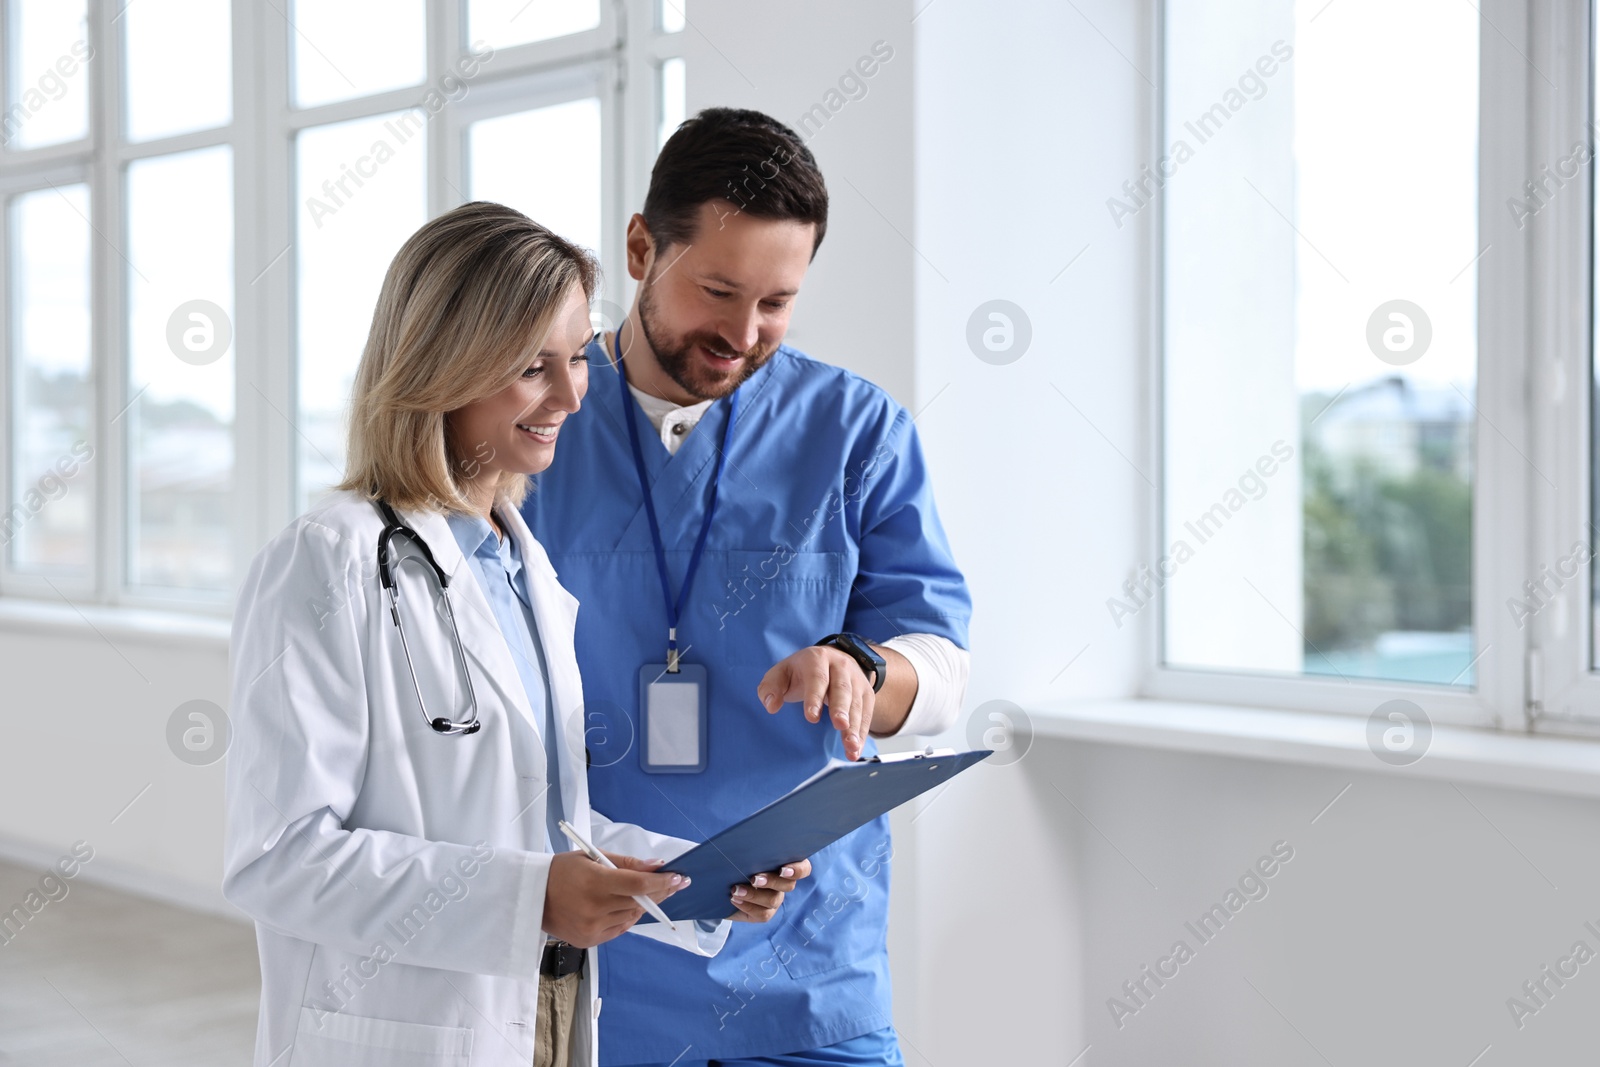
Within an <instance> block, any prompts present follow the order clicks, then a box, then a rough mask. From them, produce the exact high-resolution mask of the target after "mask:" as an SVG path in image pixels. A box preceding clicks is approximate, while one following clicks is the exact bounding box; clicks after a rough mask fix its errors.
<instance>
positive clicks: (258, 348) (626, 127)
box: [0, 0, 683, 618]
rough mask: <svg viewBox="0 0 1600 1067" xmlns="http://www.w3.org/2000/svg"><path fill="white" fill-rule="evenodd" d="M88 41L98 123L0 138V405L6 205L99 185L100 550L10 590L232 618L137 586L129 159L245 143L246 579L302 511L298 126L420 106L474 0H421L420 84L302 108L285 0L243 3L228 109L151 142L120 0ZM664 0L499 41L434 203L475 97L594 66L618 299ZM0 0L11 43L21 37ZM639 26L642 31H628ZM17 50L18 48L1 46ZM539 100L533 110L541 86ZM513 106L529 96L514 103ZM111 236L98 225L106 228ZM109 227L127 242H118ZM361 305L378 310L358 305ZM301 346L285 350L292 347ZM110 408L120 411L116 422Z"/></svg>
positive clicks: (237, 294) (604, 253)
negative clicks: (68, 577) (18, 145)
mask: <svg viewBox="0 0 1600 1067" xmlns="http://www.w3.org/2000/svg"><path fill="white" fill-rule="evenodd" d="M87 3H88V22H87V36H88V40H89V43H90V45H91V46H92V47H93V49H94V57H93V59H92V60H90V61H88V62H86V63H84V65H83V70H82V74H83V76H84V77H85V78H87V82H88V84H87V91H88V109H89V122H88V131H87V134H86V136H85V137H84V138H82V139H81V140H78V141H73V142H69V143H66V144H60V145H50V146H47V147H41V148H34V149H25V150H18V149H7V150H4V151H0V249H4V254H3V255H0V323H4V324H5V326H4V329H5V335H4V337H5V339H4V341H3V342H0V405H3V407H0V410H3V411H4V412H5V413H6V421H7V424H8V426H9V425H14V421H15V420H13V419H12V418H11V417H10V416H11V414H12V410H13V409H12V406H11V405H12V403H13V401H14V396H13V392H14V390H13V388H12V380H13V379H12V375H13V373H14V371H15V366H14V360H13V353H14V348H15V346H14V344H13V343H12V335H11V330H12V329H14V323H13V319H12V316H11V314H10V313H11V310H12V296H13V294H12V291H11V273H12V253H11V241H12V237H13V234H12V225H11V203H12V200H13V198H14V197H15V196H17V195H18V194H20V193H25V192H30V191H33V190H36V189H48V188H50V186H51V184H56V185H60V184H63V183H77V182H82V183H84V184H86V185H87V186H88V190H89V204H90V211H89V221H90V225H91V227H92V234H91V245H90V272H89V276H90V308H91V322H90V361H91V362H90V365H91V382H92V384H91V390H92V398H91V402H90V403H91V408H92V411H93V419H94V424H95V426H96V431H95V439H94V441H93V444H94V448H95V454H94V459H93V461H92V462H93V464H94V467H95V485H94V497H93V499H92V502H91V509H92V516H91V525H92V546H93V547H92V553H91V564H90V568H89V574H88V576H87V579H86V580H84V581H81V582H79V581H72V582H66V581H62V580H61V579H59V578H55V577H54V576H50V577H45V576H41V575H38V574H32V573H28V572H27V571H25V570H21V571H19V570H16V569H14V568H12V567H11V565H10V556H9V553H0V600H37V601H44V602H52V603H57V604H59V603H61V602H63V601H65V602H66V603H67V604H68V605H70V606H72V607H74V608H76V607H77V606H78V605H97V606H101V607H111V608H128V609H134V610H139V611H149V610H156V611H168V612H171V611H176V612H181V613H186V614H192V615H198V616H202V617H213V618H215V617H225V616H227V615H228V614H229V613H230V612H231V610H232V600H233V589H232V588H230V589H228V590H225V591H219V592H216V593H210V592H197V593H188V592H185V591H182V590H157V589H151V588H141V587H137V586H133V585H130V584H129V578H130V575H129V571H128V563H129V559H130V552H131V543H132V542H131V538H132V537H133V535H134V531H133V530H132V528H131V526H130V524H129V519H130V516H131V514H132V510H131V507H130V501H129V498H128V495H127V494H128V493H129V492H130V491H131V488H132V487H131V478H130V472H129V471H128V469H127V462H128V459H129V441H128V440H127V434H126V431H125V426H126V423H123V422H122V421H121V420H120V417H118V416H119V414H120V413H121V412H123V411H124V410H126V407H125V406H126V405H127V404H128V402H129V400H130V390H129V384H128V383H129V379H130V371H131V368H130V364H129V358H130V346H129V339H128V323H127V311H128V289H127V285H128V282H127V278H126V271H127V266H126V262H125V261H124V259H123V251H122V250H123V249H125V248H126V247H127V238H128V226H127V221H128V220H127V214H126V212H127V192H128V191H127V168H128V166H129V165H130V164H131V163H132V162H134V161H136V160H139V159H145V158H149V157H153V156H163V155H169V154H174V153H178V152H183V151H187V150H191V149H197V148H204V147H211V146H215V145H222V144H226V145H229V146H230V149H231V151H232V157H233V158H232V164H233V190H232V192H233V205H234V220H233V222H234V241H233V247H234V308H233V347H232V350H231V354H232V357H233V360H234V422H233V438H234V478H235V482H236V484H238V485H240V486H248V487H251V489H252V490H253V491H252V492H248V493H246V492H240V493H236V494H235V496H234V498H233V500H232V501H231V504H230V512H231V526H230V536H231V539H232V546H233V547H232V561H231V562H232V582H233V583H235V584H236V583H237V582H238V581H240V580H242V579H243V577H244V575H245V573H246V571H247V569H248V567H249V564H250V561H251V560H252V559H253V558H254V556H255V554H256V552H257V550H258V549H259V547H260V546H261V545H262V544H264V543H265V542H266V541H267V540H268V539H269V538H271V537H272V536H273V535H275V534H276V533H277V532H278V531H279V530H281V529H282V528H283V527H284V526H285V525H287V524H288V523H289V522H290V521H291V520H292V519H293V517H294V515H295V514H296V513H297V508H296V505H295V500H296V495H297V492H298V488H297V485H296V479H297V462H298V442H297V433H296V430H295V428H294V427H295V422H296V418H297V407H298V400H297V387H296V382H297V361H298V353H297V352H296V349H295V339H296V327H295V312H296V309H295V299H294V294H295V285H296V281H295V277H294V269H295V263H294V256H293V254H292V249H293V242H294V238H295V233H296V227H297V224H298V223H297V205H296V203H295V195H296V187H295V171H294V164H295V157H294V152H295V137H296V135H297V134H298V132H299V131H300V130H303V129H306V128H308V127H312V126H319V125H323V124H325V123H331V122H337V121H342V120H345V119H351V118H359V117H364V116H367V115H373V114H381V113H384V112H387V111H393V110H397V109H403V108H406V107H410V106H412V105H414V104H415V103H416V102H417V100H418V98H419V97H420V95H421V94H422V93H423V92H424V91H426V88H427V87H428V86H432V85H437V84H438V82H439V79H440V77H441V76H443V75H444V73H445V72H446V70H447V69H448V68H450V67H451V66H452V65H453V64H454V63H455V62H456V61H457V59H458V58H460V57H461V56H462V55H463V54H464V53H465V50H466V47H467V45H468V44H469V42H468V41H467V39H466V32H467V0H426V4H425V16H424V17H425V33H426V50H427V57H426V58H427V73H426V78H425V80H424V82H423V83H422V84H421V85H417V86H411V87H408V88H402V89H396V90H388V91H384V92H380V93H374V94H371V95H367V96H361V97H356V98H353V99H350V100H343V101H336V102H333V103H328V104H321V105H317V106H314V107H309V108H304V109H300V108H296V107H294V106H293V105H292V104H291V93H290V89H291V84H290V79H291V76H292V71H291V59H292V49H291V43H290V35H291V34H292V33H293V30H292V28H291V27H290V25H289V21H288V19H289V16H288V14H287V13H286V9H285V8H284V6H283V5H274V4H260V3H257V2H254V0H231V4H230V15H231V35H232V39H231V49H232V92H233V108H232V118H231V121H230V122H229V123H228V124H227V125H224V126H218V127H214V128H211V129H207V130H201V131H193V132H189V133H184V134H179V135H175V136H169V137H161V138H157V139H154V140H150V141H143V142H137V143H134V142H128V141H126V140H125V139H124V137H123V132H122V131H123V129H124V122H123V118H124V107H125V93H124V92H123V80H124V79H123V65H124V58H125V55H126V52H125V48H126V41H125V36H124V33H123V28H122V26H120V25H118V18H119V15H120V9H121V8H122V7H123V5H122V4H120V3H117V2H116V0H87ZM658 3H659V0H602V2H601V5H600V23H599V25H598V26H597V27H595V28H594V29H591V30H586V31H582V32H580V33H575V34H570V35H567V36H563V37H558V38H552V39H550V40H546V41H535V42H530V43H525V44H518V45H512V46H507V47H505V48H497V49H496V50H495V52H494V57H493V60H492V62H490V63H488V64H486V65H484V66H483V67H482V68H481V69H480V71H479V72H478V74H477V75H476V76H474V78H473V79H472V80H471V82H470V83H469V86H468V91H467V93H466V95H465V96H464V97H462V98H461V99H460V100H459V101H458V102H456V103H452V104H449V105H447V106H446V107H445V108H444V109H443V110H442V111H441V113H440V114H439V116H438V118H437V126H436V127H435V128H433V129H430V130H429V131H428V138H427V143H426V148H425V150H426V152H427V154H428V158H427V162H426V165H425V166H426V174H427V190H428V191H427V209H428V215H429V217H433V216H436V215H438V214H440V213H441V212H443V211H446V210H449V209H450V208H451V207H454V206H455V205H456V204H458V203H460V202H462V200H463V196H462V195H461V192H460V191H461V190H464V189H465V184H464V175H465V167H466V159H465V153H464V151H463V150H462V148H463V146H462V140H463V138H464V137H465V131H466V123H467V122H469V121H470V120H471V118H472V117H476V112H477V111H478V110H480V109H481V103H480V101H481V100H483V99H487V98H490V97H493V96H496V95H500V94H515V93H517V92H519V91H521V90H524V89H528V88H533V89H535V90H538V91H541V92H542V90H540V87H541V86H544V85H547V84H549V83H550V81H551V80H552V79H559V78H560V77H561V76H562V74H561V72H563V71H566V72H582V73H581V76H582V77H588V78H592V79H593V81H594V83H595V84H596V85H597V87H598V88H599V90H600V92H599V96H600V101H601V109H602V130H603V139H604V141H603V152H604V153H605V158H604V159H603V160H602V167H601V172H602V182H603V188H602V194H601V203H602V220H601V225H602V230H601V234H602V242H601V244H602V246H601V248H599V249H596V252H597V253H598V254H599V255H600V256H601V258H602V262H604V263H606V264H608V265H614V266H613V269H611V270H609V271H607V272H606V275H605V289H604V293H603V294H602V295H604V296H605V297H606V298H607V299H609V300H612V301H614V302H617V303H621V302H622V300H623V299H624V295H625V289H626V288H627V277H626V272H625V271H624V270H622V269H620V265H621V264H622V263H623V258H622V256H623V247H624V241H623V229H624V222H625V220H624V219H623V217H622V215H621V212H622V211H623V210H625V205H628V204H639V203H642V200H643V196H644V191H645V187H646V185H647V183H648V179H649V168H650V165H651V163H652V162H653V161H654V159H655V154H656V142H655V131H656V124H657V119H658V115H659V111H660V99H659V97H660V79H659V77H658V76H657V75H656V70H657V68H658V67H659V64H660V63H661V62H662V61H663V60H664V59H667V58H678V57H681V56H682V55H683V45H682V39H683V34H682V33H671V34H668V33H663V32H662V31H661V30H660V28H659V22H658V18H657V8H658ZM5 10H6V6H5V5H3V4H0V48H5V47H6V46H7V45H8V44H9V39H10V37H9V32H8V28H7V27H6V26H5V25H4V22H5V19H4V17H3V14H4V12H5ZM630 30H631V31H632V32H630ZM5 54H6V55H9V53H5ZM527 106H537V99H536V98H532V99H530V101H529V102H528V105H527ZM503 109H504V110H508V111H514V110H521V109H522V108H520V107H517V106H513V105H510V104H509V103H508V104H505V105H503ZM97 235H98V236H97ZM112 238H114V239H112ZM360 313H361V314H363V315H365V314H366V313H367V309H362V310H361V312H360ZM285 354H288V356H289V358H285ZM113 418H116V420H117V421H116V422H115V423H113V422H112V420H113ZM11 461H12V431H11V430H8V431H7V432H6V433H4V434H0V479H3V481H0V488H3V489H4V491H5V494H6V496H5V501H6V506H7V507H9V506H10V503H11V501H12V500H13V497H12V493H13V489H14V487H13V485H12V482H13V471H12V468H11Z"/></svg>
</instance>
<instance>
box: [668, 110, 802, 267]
mask: <svg viewBox="0 0 1600 1067" xmlns="http://www.w3.org/2000/svg"><path fill="white" fill-rule="evenodd" d="M708 200H726V201H728V202H730V203H731V204H733V206H734V208H735V209H736V210H738V211H740V212H742V213H744V214H746V215H753V216H755V217H756V218H758V219H786V220H793V221H795V222H802V223H804V222H810V223H815V224H816V227H817V233H816V239H815V240H814V241H813V242H812V245H811V254H812V255H813V256H814V255H816V254H817V248H818V247H819V246H820V245H821V244H822V235H823V234H824V233H826V232H827V229H828V187H827V185H825V184H824V183H823V181H822V171H820V170H819V169H817V160H816V157H815V156H813V155H812V154H811V149H809V148H807V147H806V146H805V142H803V141H801V140H800V138H799V136H798V135H797V134H796V133H795V132H794V131H793V130H791V129H790V128H789V127H787V126H785V125H784V124H783V123H781V122H779V121H778V120H777V119H775V118H773V117H772V116H770V115H764V114H762V113H761V112H759V111H749V110H745V109H742V108H731V107H708V108H706V109H705V110H704V111H702V112H700V113H699V114H698V115H695V116H694V117H693V118H690V119H686V120H685V121H684V122H683V123H682V124H681V125H680V126H679V127H678V129H677V131H676V132H675V133H674V134H673V135H672V136H671V137H670V138H668V139H667V143H666V145H665V146H664V147H663V148H662V149H661V154H660V155H659V156H657V157H656V165H655V167H654V169H652V170H651V172H650V191H649V192H648V193H647V194H645V198H644V211H643V212H642V214H643V215H644V224H645V226H646V227H648V228H649V230H650V236H651V237H652V238H654V239H655V242H656V248H657V250H660V249H663V248H666V247H667V246H669V245H674V244H687V243H689V242H690V241H692V240H694V236H695V227H696V226H697V225H698V224H699V214H700V205H702V204H704V203H706V202H707V201H708Z"/></svg>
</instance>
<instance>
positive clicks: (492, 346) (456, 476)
mask: <svg viewBox="0 0 1600 1067" xmlns="http://www.w3.org/2000/svg"><path fill="white" fill-rule="evenodd" d="M598 274H599V271H598V268H597V267H596V265H595V261H594V258H593V257H592V256H591V255H590V254H589V253H588V252H586V251H584V250H583V249H581V248H579V247H578V246H576V245H574V244H572V243H570V242H569V241H566V240H564V239H562V238H560V237H558V236H556V235H555V234H553V233H551V232H550V231H549V230H547V229H545V228H544V227H543V226H540V225H539V224H538V223H537V222H534V221H533V220H532V219H530V218H528V217H527V216H526V215H524V214H522V213H521V212H520V211H516V210H514V209H512V208H509V207H505V206H504V205H501V204H491V203H487V202H485V201H481V200H480V201H474V202H472V203H470V204H463V205H461V206H460V207H458V208H456V209H455V210H453V211H448V212H446V213H445V214H443V215H440V216H439V217H438V218H436V219H434V220H432V221H431V222H428V223H427V224H426V225H424V226H423V227H422V228H421V229H420V230H418V231H417V232H416V233H414V234H412V235H411V238H410V239H409V240H407V241H406V243H405V244H404V245H403V246H402V247H401V249H400V251H399V252H398V253H396V254H395V257H394V262H393V263H390V264H389V271H388V273H387V274H386V275H384V279H383V288H382V290H381V291H380V292H379V294H378V305H377V308H376V309H375V310H374V311H373V313H372V329H371V331H370V332H369V333H368V334H367V346H366V348H365V350H364V351H363V352H362V353H361V365H360V367H359V368H358V369H357V371H356V380H355V389H354V392H353V395H352V398H351V411H350V442H349V452H348V460H347V463H346V467H345V477H344V481H343V482H341V483H340V484H339V486H338V488H340V489H348V490H352V491H354V492H358V493H362V494H364V495H365V496H367V497H368V498H369V499H373V500H376V499H383V500H386V501H388V502H389V503H390V504H392V505H393V506H395V507H397V508H402V509H406V510H425V511H471V510H472V507H471V505H470V504H469V503H468V501H467V498H466V495H465V493H464V492H463V486H464V485H465V484H466V483H467V482H468V481H469V480H470V479H469V477H468V475H467V469H468V467H469V466H470V465H471V463H472V462H473V461H472V459H471V458H470V457H464V456H457V455H454V454H453V449H452V447H451V444H450V437H449V433H448V429H447V419H446V416H447V415H448V414H449V413H451V412H453V411H457V410H459V409H461V408H463V407H466V406H467V405H468V404H471V403H473V402H474V401H477V400H482V399H484V398H486V397H490V396H493V395H494V394H496V393H498V392H499V391H500V390H502V389H504V388H506V387H507V386H509V385H510V384H511V383H512V382H514V381H515V380H516V378H517V375H519V374H521V373H522V371H523V370H524V367H525V360H526V358H527V353H528V352H530V351H537V350H538V349H539V348H540V347H542V346H543V344H544V342H545V339H546V338H547V337H548V336H549V333H550V331H551V329H552V328H553V327H554V326H555V324H556V322H555V320H556V316H557V314H558V313H559V312H560V311H561V309H562V306H563V304H564V302H565V300H566V298H567V295H568V293H570V292H571V291H572V288H573V286H579V287H581V289H582V290H583V295H584V297H585V299H588V298H591V297H593V296H594V290H595V285H596V282H597V279H598ZM527 491H528V477H527V475H525V474H513V473H510V472H503V473H502V474H501V475H500V478H499V481H498V483H497V484H496V486H495V499H496V502H497V503H499V502H503V503H506V504H510V505H511V506H513V507H514V506H516V505H519V504H520V503H521V502H522V500H523V498H524V497H525V496H526V495H527Z"/></svg>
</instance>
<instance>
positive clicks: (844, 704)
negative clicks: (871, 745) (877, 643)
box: [756, 645, 878, 760]
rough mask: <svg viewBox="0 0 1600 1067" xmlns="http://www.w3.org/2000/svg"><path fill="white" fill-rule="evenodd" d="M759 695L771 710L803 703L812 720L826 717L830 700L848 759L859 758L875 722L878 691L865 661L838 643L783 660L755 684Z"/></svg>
mask: <svg viewBox="0 0 1600 1067" xmlns="http://www.w3.org/2000/svg"><path fill="white" fill-rule="evenodd" d="M756 696H757V697H758V698H760V700H761V706H762V707H764V708H766V709H767V713H768V714H769V715H772V714H776V713H777V712H778V709H779V708H781V707H783V706H784V705H785V704H789V703H795V702H798V703H799V704H800V705H801V707H802V708H804V709H805V713H806V718H808V719H810V720H811V721H812V722H820V721H821V720H822V706H823V704H827V706H828V711H829V717H830V718H831V719H832V721H833V728H834V729H835V730H838V731H839V735H840V737H841V738H842V739H843V740H844V754H845V758H846V759H852V760H854V759H860V758H861V749H862V748H863V747H864V746H865V745H866V743H867V731H868V730H869V729H871V727H872V712H873V709H874V707H875V706H876V704H877V698H878V694H877V693H874V692H873V691H872V681H871V680H870V679H869V678H868V677H867V676H866V674H865V672H863V671H862V670H861V664H859V663H857V662H856V661H855V660H854V659H851V658H850V656H849V655H847V654H846V653H844V652H840V651H839V650H838V649H837V648H827V647H824V646H820V645H811V646H809V647H807V648H802V649H801V650H800V651H798V652H796V653H795V654H794V655H792V656H790V657H788V658H787V659H784V660H780V661H779V662H778V663H777V664H776V665H775V666H774V667H773V668H772V669H771V670H770V671H768V672H767V673H766V676H765V677H763V678H762V679H761V684H760V685H758V686H756Z"/></svg>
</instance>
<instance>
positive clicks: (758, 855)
mask: <svg viewBox="0 0 1600 1067" xmlns="http://www.w3.org/2000/svg"><path fill="white" fill-rule="evenodd" d="M991 754H992V750H991V749H987V748H984V749H978V750H976V751H973V752H953V751H949V750H945V751H940V752H912V753H903V754H898V755H893V756H885V757H881V758H880V757H873V758H872V759H870V760H862V761H860V762H858V763H845V762H844V761H842V760H836V761H834V762H832V763H830V764H829V765H828V766H827V767H825V768H824V769H823V770H822V771H820V772H818V773H817V774H815V775H813V776H812V777H811V778H809V779H807V780H806V781H804V782H802V783H800V785H798V786H796V787H795V788H794V789H793V790H791V791H790V792H789V793H786V794H785V795H784V796H781V797H779V798H778V799H777V800H774V801H773V802H772V803H771V804H768V805H767V806H766V807H764V808H762V809H761V810H760V811H757V812H756V813H755V814H754V815H751V816H749V817H748V818H746V819H744V820H742V821H740V822H737V823H735V824H734V825H732V826H730V827H728V828H727V829H726V830H724V831H722V832H721V833H720V834H716V835H714V836H713V837H712V838H711V839H710V840H709V841H706V842H704V843H703V844H699V845H696V846H695V847H694V848H691V849H690V850H689V851H687V852H685V853H684V854H683V855H681V856H678V857H677V858H675V859H670V860H668V861H667V862H666V864H665V866H663V867H662V868H661V869H662V870H664V871H673V872H675V873H677V874H686V875H688V876H689V877H690V878H691V879H693V882H692V884H691V885H690V886H689V888H688V889H684V890H682V891H680V892H677V893H674V894H673V895H672V896H670V897H668V898H667V899H666V900H664V901H662V902H661V908H662V910H663V911H665V912H666V913H667V915H668V916H669V917H670V918H672V919H726V918H728V917H729V916H730V915H732V914H733V913H734V907H733V905H732V904H730V903H728V894H729V893H730V892H731V891H732V889H733V887H734V886H736V885H742V884H744V883H745V882H748V881H749V880H750V879H751V878H752V877H754V876H755V875H757V874H760V873H761V872H762V871H775V870H777V869H778V868H780V867H782V866H783V865H784V864H786V863H793V862H795V861H796V860H802V859H805V858H806V857H807V856H813V855H815V854H816V853H818V852H820V851H821V850H822V849H824V848H826V847H828V846H829V845H831V844H833V843H834V842H835V841H837V840H839V838H841V837H843V836H845V835H846V834H848V833H851V832H852V831H854V830H858V829H860V828H861V827H863V826H865V825H866V824H867V823H869V822H871V821H872V820H873V819H876V818H877V817H878V816H880V815H882V814H883V813H884V812H886V811H889V810H891V809H893V808H897V807H899V806H900V805H901V804H904V803H905V802H906V801H908V800H910V799H911V798H913V797H915V796H917V795H918V794H920V793H925V792H927V791H928V790H929V789H933V788H935V787H936V786H939V785H942V784H944V783H945V782H948V781H949V780H950V779H951V778H953V777H955V776H956V775H958V774H960V773H961V772H962V771H964V770H966V769H967V768H968V767H971V766H972V765H973V764H975V763H979V762H981V761H982V760H984V759H985V758H987V757H988V756H990V755H991ZM654 921H655V920H654V919H652V918H650V916H649V915H646V916H645V917H644V918H643V919H641V920H640V922H654Z"/></svg>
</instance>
